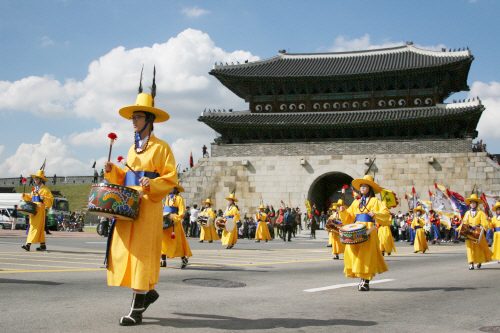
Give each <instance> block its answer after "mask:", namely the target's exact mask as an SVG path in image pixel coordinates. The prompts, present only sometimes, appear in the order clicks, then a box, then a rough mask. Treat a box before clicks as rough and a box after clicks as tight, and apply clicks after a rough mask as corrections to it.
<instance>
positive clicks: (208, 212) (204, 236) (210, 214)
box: [200, 198, 220, 243]
mask: <svg viewBox="0 0 500 333" xmlns="http://www.w3.org/2000/svg"><path fill="white" fill-rule="evenodd" d="M203 203H204V204H205V207H204V208H203V209H202V211H201V213H200V216H203V217H204V218H205V219H206V220H207V221H206V222H205V224H206V225H203V224H202V225H201V232H200V243H203V241H208V242H209V243H212V242H213V241H214V240H219V239H220V238H219V235H217V230H215V225H214V221H215V218H216V217H217V215H216V214H215V211H214V209H213V208H212V200H210V198H207V199H206V200H205V201H204V202H203Z"/></svg>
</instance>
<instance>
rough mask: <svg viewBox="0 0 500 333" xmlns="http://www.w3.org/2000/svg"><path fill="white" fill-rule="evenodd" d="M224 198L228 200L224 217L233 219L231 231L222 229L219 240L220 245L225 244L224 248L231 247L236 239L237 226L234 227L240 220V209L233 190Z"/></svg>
mask: <svg viewBox="0 0 500 333" xmlns="http://www.w3.org/2000/svg"><path fill="white" fill-rule="evenodd" d="M226 200H227V201H228V205H227V207H226V210H225V211H224V218H225V219H226V221H227V220H229V219H231V220H232V221H233V223H232V224H233V228H232V230H231V231H228V230H227V229H224V230H223V231H222V237H221V241H222V245H223V246H225V247H226V249H232V248H233V247H234V245H235V244H236V242H237V241H238V228H237V227H236V224H237V223H238V222H239V221H240V211H239V209H238V206H236V202H237V201H238V199H237V198H236V196H235V194H234V192H233V193H231V194H229V196H227V197H226ZM226 223H227V222H226Z"/></svg>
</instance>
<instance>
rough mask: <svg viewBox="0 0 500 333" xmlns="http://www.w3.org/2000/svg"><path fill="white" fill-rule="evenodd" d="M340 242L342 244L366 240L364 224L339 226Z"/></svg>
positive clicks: (366, 233)
mask: <svg viewBox="0 0 500 333" xmlns="http://www.w3.org/2000/svg"><path fill="white" fill-rule="evenodd" d="M339 236H340V242H341V243H343V244H359V243H363V242H366V241H367V240H368V232H367V230H366V225H364V224H361V223H353V224H348V225H344V226H342V227H340V229H339Z"/></svg>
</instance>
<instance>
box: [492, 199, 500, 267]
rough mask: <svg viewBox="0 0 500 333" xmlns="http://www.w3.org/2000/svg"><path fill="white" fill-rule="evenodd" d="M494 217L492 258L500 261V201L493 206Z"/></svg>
mask: <svg viewBox="0 0 500 333" xmlns="http://www.w3.org/2000/svg"><path fill="white" fill-rule="evenodd" d="M492 211H493V218H492V219H491V224H492V226H493V232H494V234H493V245H492V247H491V248H492V249H493V255H492V256H491V259H494V260H497V261H498V263H500V201H497V202H496V203H495V206H493V210H492Z"/></svg>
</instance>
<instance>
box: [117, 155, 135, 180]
mask: <svg viewBox="0 0 500 333" xmlns="http://www.w3.org/2000/svg"><path fill="white" fill-rule="evenodd" d="M124 160H125V159H124V158H123V156H118V162H119V163H122V164H123V165H125V166H126V167H127V168H128V169H129V170H130V171H132V172H133V173H134V175H135V176H136V177H137V178H140V175H139V174H138V173H137V172H135V171H134V170H133V169H132V168H131V167H130V165H128V164H127V162H123V161H124Z"/></svg>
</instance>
